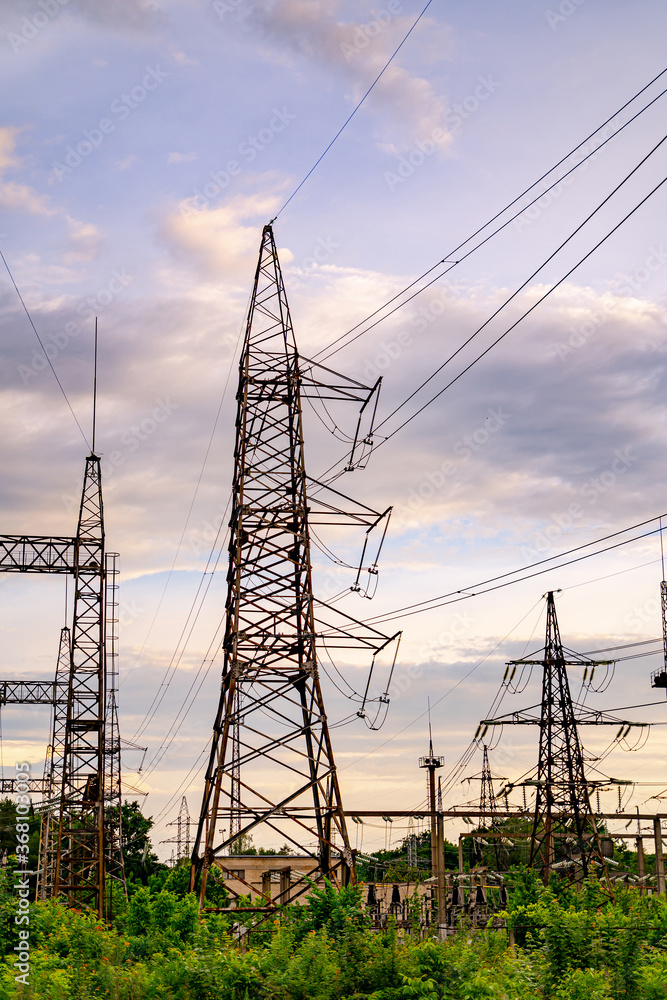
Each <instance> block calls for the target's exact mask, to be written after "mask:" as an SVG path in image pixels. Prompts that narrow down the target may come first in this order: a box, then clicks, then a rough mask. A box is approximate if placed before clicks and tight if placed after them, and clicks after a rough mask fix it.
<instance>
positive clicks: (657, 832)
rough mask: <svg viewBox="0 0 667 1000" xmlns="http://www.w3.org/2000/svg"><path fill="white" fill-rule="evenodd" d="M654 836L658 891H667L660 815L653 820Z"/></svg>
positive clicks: (661, 892) (662, 893)
mask: <svg viewBox="0 0 667 1000" xmlns="http://www.w3.org/2000/svg"><path fill="white" fill-rule="evenodd" d="M653 836H654V837H655V874H656V875H657V878H658V892H659V893H660V894H661V895H664V893H665V859H664V858H663V856H662V827H661V825H660V817H659V816H656V817H655V819H654V820H653Z"/></svg>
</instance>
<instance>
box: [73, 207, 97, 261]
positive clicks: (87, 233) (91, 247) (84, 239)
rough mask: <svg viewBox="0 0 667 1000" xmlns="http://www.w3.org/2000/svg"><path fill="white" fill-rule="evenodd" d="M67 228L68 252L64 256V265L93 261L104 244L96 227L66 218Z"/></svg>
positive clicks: (89, 223) (90, 223)
mask: <svg viewBox="0 0 667 1000" xmlns="http://www.w3.org/2000/svg"><path fill="white" fill-rule="evenodd" d="M67 227H68V229H69V240H68V243H69V246H70V250H69V251H68V252H67V253H66V254H65V263H66V264H72V263H75V262H76V261H89V260H94V259H95V258H96V257H97V255H98V253H99V251H100V249H101V247H102V245H103V243H104V236H103V234H102V233H101V232H100V231H99V229H98V228H97V226H95V225H94V224H93V223H92V222H79V220H78V219H73V218H71V216H67Z"/></svg>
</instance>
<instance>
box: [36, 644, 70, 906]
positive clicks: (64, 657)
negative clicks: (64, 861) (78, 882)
mask: <svg viewBox="0 0 667 1000" xmlns="http://www.w3.org/2000/svg"><path fill="white" fill-rule="evenodd" d="M70 659H71V634H70V630H69V628H68V627H67V626H65V627H64V628H62V629H61V630H60V649H59V653H58V664H57V667H56V678H55V680H56V684H55V687H56V691H58V690H60V689H61V688H62V687H64V686H65V685H68V684H69V669H70ZM66 728H67V700H66V699H60V698H58V697H57V696H56V697H55V698H54V702H53V725H52V729H51V742H50V743H49V745H48V747H47V750H46V762H45V767H44V798H45V799H46V808H45V809H44V812H43V813H42V820H41V828H40V834H39V863H38V865H37V898H38V899H48V898H49V897H50V896H51V895H52V894H53V890H54V886H55V879H56V857H57V853H58V824H59V821H60V804H59V800H58V796H59V795H60V790H61V788H62V780H63V760H64V754H65V737H66Z"/></svg>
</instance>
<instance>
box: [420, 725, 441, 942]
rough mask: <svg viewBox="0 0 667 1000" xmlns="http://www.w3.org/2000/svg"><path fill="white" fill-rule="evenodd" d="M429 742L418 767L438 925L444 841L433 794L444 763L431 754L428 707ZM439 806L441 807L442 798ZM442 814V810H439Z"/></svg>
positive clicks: (439, 919) (431, 744)
mask: <svg viewBox="0 0 667 1000" xmlns="http://www.w3.org/2000/svg"><path fill="white" fill-rule="evenodd" d="M428 730H429V742H428V756H426V757H420V758H419V766H420V767H421V768H423V769H424V770H426V771H428V777H427V779H426V793H427V801H428V803H429V810H430V813H431V874H432V875H434V876H435V878H436V880H437V881H436V885H437V892H438V923H444V919H443V917H442V912H443V907H445V912H446V900H445V892H444V889H443V886H444V874H445V873H444V869H443V866H442V865H441V863H440V862H441V854H444V840H443V842H442V844H441V837H442V836H443V823H442V817H441V816H438V812H437V808H436V806H437V800H436V792H435V772H436V771H437V770H438V768H440V767H442V766H443V765H444V763H445V758H444V757H436V755H435V754H434V753H433V735H432V733H431V719H430V707H429V723H428ZM440 799H441V806H442V797H440ZM440 812H441V813H442V808H441V809H440Z"/></svg>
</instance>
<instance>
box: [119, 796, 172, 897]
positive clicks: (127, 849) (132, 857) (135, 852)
mask: <svg viewBox="0 0 667 1000" xmlns="http://www.w3.org/2000/svg"><path fill="white" fill-rule="evenodd" d="M121 822H122V834H121V846H122V851H123V858H124V860H125V876H126V878H127V880H128V882H141V883H142V884H143V885H146V884H147V883H148V879H149V878H150V876H151V875H153V874H154V873H155V872H157V871H160V870H161V869H162V868H166V865H163V864H162V863H161V861H160V860H159V858H158V856H157V854H154V853H153V851H152V850H151V848H152V846H153V845H152V844H151V840H150V837H149V836H148V834H149V832H150V830H151V829H152V827H153V817H152V816H144V814H143V813H142V811H141V809H140V808H139V803H138V802H136V801H134V802H123V804H122V806H121Z"/></svg>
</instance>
